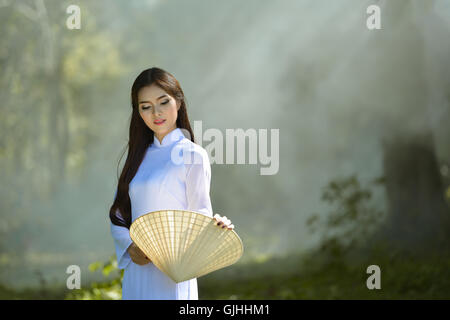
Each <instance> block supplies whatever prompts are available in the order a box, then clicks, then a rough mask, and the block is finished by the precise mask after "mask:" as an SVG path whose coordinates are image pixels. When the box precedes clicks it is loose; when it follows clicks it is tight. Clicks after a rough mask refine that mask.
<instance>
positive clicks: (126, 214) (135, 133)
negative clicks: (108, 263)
mask: <svg viewBox="0 0 450 320" xmlns="http://www.w3.org/2000/svg"><path fill="white" fill-rule="evenodd" d="M152 84H155V85H157V86H159V87H160V88H161V89H163V90H164V91H166V92H167V93H168V94H169V95H171V96H172V97H174V98H175V99H176V100H177V102H180V103H181V106H180V108H179V109H178V115H177V121H176V124H177V128H183V129H186V130H188V131H189V133H190V139H191V141H192V142H194V133H193V132H192V129H191V125H190V123H189V118H188V114H187V111H186V102H185V97H184V93H183V90H182V89H181V86H180V84H179V83H178V80H177V79H175V77H174V76H173V75H171V74H170V73H169V72H167V71H165V70H163V69H160V68H156V67H154V68H150V69H147V70H144V71H142V72H141V73H140V74H139V76H138V77H137V78H136V80H134V83H133V86H132V87H131V108H132V113H131V121H130V130H129V139H128V155H127V160H126V161H125V164H124V166H123V169H122V173H121V174H120V177H119V182H118V186H117V193H116V197H115V199H114V202H113V204H112V206H111V208H110V210H109V218H110V219H111V222H112V223H113V224H115V225H118V226H124V227H126V228H128V229H129V228H130V225H131V202H130V197H129V195H128V187H129V184H130V182H131V180H132V179H133V177H134V176H135V174H136V172H137V170H138V168H139V166H140V164H141V162H142V159H143V158H144V155H145V151H146V150H147V148H148V146H149V145H150V144H151V143H152V142H153V135H154V133H153V131H152V130H151V129H150V128H149V127H148V126H147V125H146V124H145V122H144V120H142V118H141V116H140V114H139V105H138V93H139V90H140V89H141V88H142V87H146V86H150V85H152ZM124 153H125V151H124ZM122 156H123V154H122ZM119 164H120V160H119ZM119 164H118V167H119ZM118 214H120V215H118Z"/></svg>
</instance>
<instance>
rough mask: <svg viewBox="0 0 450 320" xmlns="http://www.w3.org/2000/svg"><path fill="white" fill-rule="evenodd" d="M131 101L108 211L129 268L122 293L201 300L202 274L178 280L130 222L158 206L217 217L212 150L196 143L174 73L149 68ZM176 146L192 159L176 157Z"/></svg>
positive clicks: (223, 222) (222, 223)
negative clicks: (137, 239)
mask: <svg viewBox="0 0 450 320" xmlns="http://www.w3.org/2000/svg"><path fill="white" fill-rule="evenodd" d="M131 105H132V114H131V122H130V130H129V142H128V156H127V160H126V162H125V164H124V167H123V169H122V173H121V175H120V178H119V182H118V187H117V191H116V197H115V199H114V203H113V205H112V206H111V209H110V212H109V216H110V219H111V234H112V237H113V239H114V245H115V249H116V254H117V261H118V267H119V269H125V270H124V276H123V282H122V299H185V300H197V299H198V293H197V279H195V278H194V279H191V280H187V281H184V282H180V283H175V282H173V281H172V280H171V279H170V278H169V277H168V276H167V275H165V274H164V273H163V272H162V271H160V270H159V269H158V268H156V266H155V265H154V264H153V263H152V262H151V261H150V260H149V259H148V257H146V256H145V254H144V253H143V252H142V251H141V250H140V249H139V248H138V247H137V246H136V245H135V244H134V243H133V241H132V240H131V238H130V235H129V228H130V225H131V223H132V222H133V221H134V220H135V219H137V218H138V217H139V216H141V215H143V214H146V213H148V212H151V211H156V210H166V209H179V210H190V211H196V212H199V213H202V214H205V215H208V216H210V217H212V214H213V211H212V207H211V200H210V196H209V190H210V183H211V166H210V163H209V157H208V154H207V152H206V150H205V149H203V148H202V147H201V146H199V145H198V144H196V143H194V135H193V132H192V129H191V125H190V123H189V119H188V115H187V111H186V104H185V98H184V93H183V91H182V89H181V87H180V85H179V83H178V81H177V80H176V79H175V78H174V77H173V76H172V75H171V74H170V73H168V72H166V71H164V70H162V69H159V68H150V69H147V70H144V71H143V72H142V73H141V74H140V75H139V76H138V77H137V78H136V80H135V81H134V83H133V86H132V88H131ZM182 130H183V131H184V132H186V134H187V135H188V136H189V135H190V136H189V139H188V138H186V137H185V135H184V133H183V131H182ZM175 147H177V149H176V150H178V148H180V149H179V150H183V152H188V153H189V156H190V157H184V156H183V159H191V160H190V161H181V162H180V161H173V160H174V159H173V155H172V152H171V151H172V150H173V148H175ZM192 160H194V161H192ZM214 217H215V219H216V220H217V222H216V224H217V225H218V226H219V227H221V228H225V227H226V228H228V229H232V228H233V225H232V224H231V222H230V220H229V219H227V218H226V217H220V216H218V215H216V216H214Z"/></svg>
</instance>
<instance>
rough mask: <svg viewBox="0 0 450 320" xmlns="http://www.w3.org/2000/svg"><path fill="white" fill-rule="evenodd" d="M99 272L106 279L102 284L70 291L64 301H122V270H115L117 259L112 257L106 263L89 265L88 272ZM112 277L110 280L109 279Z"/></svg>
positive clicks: (96, 283) (95, 283) (97, 283)
mask: <svg viewBox="0 0 450 320" xmlns="http://www.w3.org/2000/svg"><path fill="white" fill-rule="evenodd" d="M98 270H100V271H101V272H102V274H103V276H104V278H106V279H105V280H104V281H102V282H93V283H91V285H90V287H89V288H87V289H79V290H72V292H70V293H68V294H67V295H66V297H65V299H66V300H120V299H122V279H123V270H119V269H118V268H117V259H116V256H115V255H113V256H111V257H110V259H109V260H108V261H106V262H104V263H103V262H100V261H96V262H93V263H91V264H90V265H89V271H91V272H96V271H98ZM110 275H113V277H112V279H111V278H110V277H109V276H110Z"/></svg>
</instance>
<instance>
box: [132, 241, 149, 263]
mask: <svg viewBox="0 0 450 320" xmlns="http://www.w3.org/2000/svg"><path fill="white" fill-rule="evenodd" d="M127 251H128V254H129V255H130V258H131V260H133V262H134V263H136V264H138V265H140V266H143V265H145V264H147V263H149V262H151V260H150V259H149V258H147V256H146V255H145V253H144V252H142V250H141V249H139V247H138V246H137V245H136V244H135V243H134V242H133V243H131V245H130V246H129V247H128V249H127Z"/></svg>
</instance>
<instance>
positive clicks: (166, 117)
mask: <svg viewBox="0 0 450 320" xmlns="http://www.w3.org/2000/svg"><path fill="white" fill-rule="evenodd" d="M138 104H139V105H138V107H139V114H140V115H141V117H142V119H143V120H144V122H145V124H146V125H147V126H148V127H149V128H150V129H151V130H152V131H153V132H154V134H155V136H156V138H158V140H159V142H162V139H163V138H164V137H165V135H166V134H168V133H169V132H171V131H172V130H174V129H176V127H177V123H176V121H177V116H178V110H179V109H180V103H179V102H178V101H176V100H175V98H173V97H172V96H170V95H169V94H168V93H167V92H166V91H164V90H163V89H161V88H160V87H158V86H157V85H155V84H152V85H151V86H146V87H142V88H141V89H140V90H139V92H138ZM161 120H162V121H163V122H162V123H161V124H158V123H160V122H161Z"/></svg>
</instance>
